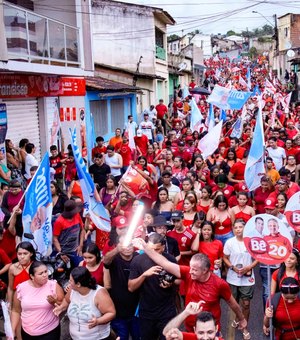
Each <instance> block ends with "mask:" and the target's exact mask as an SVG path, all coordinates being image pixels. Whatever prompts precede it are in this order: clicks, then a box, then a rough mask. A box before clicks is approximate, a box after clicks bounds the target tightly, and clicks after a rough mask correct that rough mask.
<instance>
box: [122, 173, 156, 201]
mask: <svg viewBox="0 0 300 340" xmlns="http://www.w3.org/2000/svg"><path fill="white" fill-rule="evenodd" d="M122 184H123V185H124V186H125V187H128V188H129V189H130V190H131V191H132V192H133V193H134V194H135V195H136V198H137V199H139V198H140V197H149V198H150V187H149V183H148V181H147V180H146V179H145V178H144V177H143V176H142V175H140V174H139V173H138V172H137V171H136V170H135V169H133V168H132V167H131V166H130V167H129V168H128V169H127V171H126V172H125V174H124V175H123V177H122Z"/></svg>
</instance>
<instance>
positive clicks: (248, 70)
mask: <svg viewBox="0 0 300 340" xmlns="http://www.w3.org/2000/svg"><path fill="white" fill-rule="evenodd" d="M246 77H247V87H248V89H249V91H251V70H250V67H248V68H247V76H246Z"/></svg>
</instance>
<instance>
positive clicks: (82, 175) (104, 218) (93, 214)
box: [70, 129, 110, 231]
mask: <svg viewBox="0 0 300 340" xmlns="http://www.w3.org/2000/svg"><path fill="white" fill-rule="evenodd" d="M70 136H71V146H72V150H73V153H74V159H75V164H76V169H77V174H78V178H79V181H80V187H81V190H82V194H83V199H84V208H85V211H86V213H88V214H89V215H90V218H91V220H92V221H93V223H94V224H95V226H96V227H97V228H99V229H101V230H104V231H110V217H109V215H108V213H107V211H106V210H105V208H104V205H103V204H102V202H98V201H97V200H96V198H95V196H94V193H95V184H94V182H93V180H92V177H91V175H90V174H89V173H88V171H87V167H86V164H85V162H84V160H83V158H82V155H81V153H80V150H79V148H78V146H77V138H76V129H74V130H73V131H72V130H71V129H70Z"/></svg>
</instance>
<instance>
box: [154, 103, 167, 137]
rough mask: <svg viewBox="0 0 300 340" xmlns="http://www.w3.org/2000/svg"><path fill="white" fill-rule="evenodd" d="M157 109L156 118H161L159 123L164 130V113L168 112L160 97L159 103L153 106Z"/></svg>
mask: <svg viewBox="0 0 300 340" xmlns="http://www.w3.org/2000/svg"><path fill="white" fill-rule="evenodd" d="M155 109H156V111H157V119H160V120H161V124H162V126H163V127H164V131H166V119H165V115H166V114H167V113H168V108H167V107H166V105H165V104H164V100H163V99H160V100H159V104H157V105H156V107H155Z"/></svg>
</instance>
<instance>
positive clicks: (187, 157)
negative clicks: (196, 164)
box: [173, 150, 192, 163]
mask: <svg viewBox="0 0 300 340" xmlns="http://www.w3.org/2000/svg"><path fill="white" fill-rule="evenodd" d="M173 156H174V157H181V158H182V159H183V160H184V161H185V163H189V162H190V161H191V160H192V155H191V154H190V153H189V152H188V151H186V150H184V151H183V152H180V151H179V150H176V151H175V152H174V153H173Z"/></svg>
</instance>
